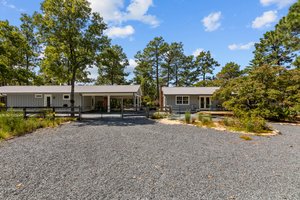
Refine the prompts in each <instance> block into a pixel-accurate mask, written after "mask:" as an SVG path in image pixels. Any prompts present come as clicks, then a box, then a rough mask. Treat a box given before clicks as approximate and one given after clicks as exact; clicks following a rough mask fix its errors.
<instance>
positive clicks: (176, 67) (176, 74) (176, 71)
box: [175, 65, 178, 87]
mask: <svg viewBox="0 0 300 200" xmlns="http://www.w3.org/2000/svg"><path fill="white" fill-rule="evenodd" d="M175 85H176V87H178V66H177V65H175Z"/></svg>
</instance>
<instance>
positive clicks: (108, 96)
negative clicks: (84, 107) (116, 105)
mask: <svg viewBox="0 0 300 200" xmlns="http://www.w3.org/2000/svg"><path fill="white" fill-rule="evenodd" d="M107 112H108V113H110V95H107Z"/></svg>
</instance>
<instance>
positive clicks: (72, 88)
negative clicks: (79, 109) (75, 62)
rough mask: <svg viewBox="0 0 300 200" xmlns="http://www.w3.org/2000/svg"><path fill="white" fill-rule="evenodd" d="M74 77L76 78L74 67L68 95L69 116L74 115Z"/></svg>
mask: <svg viewBox="0 0 300 200" xmlns="http://www.w3.org/2000/svg"><path fill="white" fill-rule="evenodd" d="M75 78H76V69H73V73H72V79H71V95H70V97H71V98H70V103H71V117H74V116H75V115H74V111H75V108H74V107H75Z"/></svg>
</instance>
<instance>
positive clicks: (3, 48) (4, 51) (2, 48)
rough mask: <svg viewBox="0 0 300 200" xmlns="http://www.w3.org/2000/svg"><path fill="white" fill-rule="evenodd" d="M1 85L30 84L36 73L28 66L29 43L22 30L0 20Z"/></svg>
mask: <svg viewBox="0 0 300 200" xmlns="http://www.w3.org/2000/svg"><path fill="white" fill-rule="evenodd" d="M0 41H1V43H0V85H7V84H12V85H24V84H30V80H32V78H33V76H34V73H33V72H32V71H30V69H28V68H27V67H26V59H25V57H26V55H27V54H28V53H29V51H30V50H29V45H28V42H27V41H26V38H25V37H24V35H23V34H22V32H21V31H20V30H19V29H18V28H17V27H15V26H11V25H10V24H9V22H8V21H0Z"/></svg>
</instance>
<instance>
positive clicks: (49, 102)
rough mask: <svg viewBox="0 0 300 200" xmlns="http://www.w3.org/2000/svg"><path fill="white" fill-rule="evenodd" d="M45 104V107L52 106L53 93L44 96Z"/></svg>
mask: <svg viewBox="0 0 300 200" xmlns="http://www.w3.org/2000/svg"><path fill="white" fill-rule="evenodd" d="M44 106H45V107H51V106H52V95H51V94H45V96H44Z"/></svg>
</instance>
